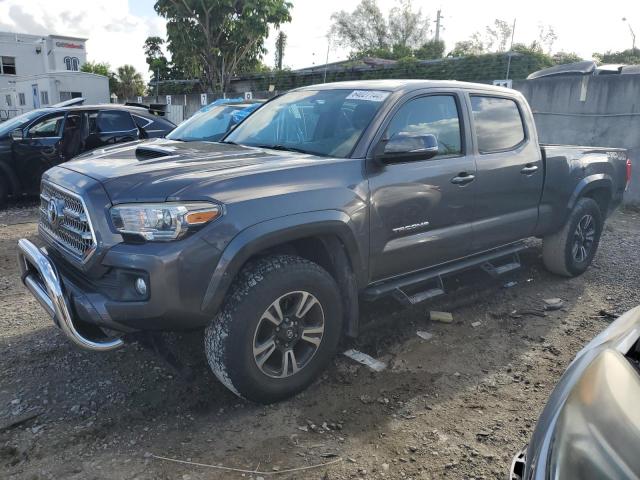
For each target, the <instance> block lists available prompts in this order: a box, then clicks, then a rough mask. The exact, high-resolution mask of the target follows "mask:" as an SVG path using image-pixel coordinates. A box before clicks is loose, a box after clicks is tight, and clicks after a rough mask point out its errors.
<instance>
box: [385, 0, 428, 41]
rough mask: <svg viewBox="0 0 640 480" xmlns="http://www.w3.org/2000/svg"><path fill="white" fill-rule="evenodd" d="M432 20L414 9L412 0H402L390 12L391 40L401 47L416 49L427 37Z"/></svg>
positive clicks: (419, 10)
mask: <svg viewBox="0 0 640 480" xmlns="http://www.w3.org/2000/svg"><path fill="white" fill-rule="evenodd" d="M429 23H430V20H429V18H428V17H424V16H423V15H422V10H421V9H418V10H414V9H413V4H412V3H411V0H400V1H399V5H398V6H396V7H394V8H392V9H391V12H389V21H388V25H389V41H390V43H391V45H393V46H394V47H395V46H398V47H400V48H410V49H415V48H417V47H418V46H420V45H421V44H423V43H424V42H425V41H426V39H427V33H428V31H429Z"/></svg>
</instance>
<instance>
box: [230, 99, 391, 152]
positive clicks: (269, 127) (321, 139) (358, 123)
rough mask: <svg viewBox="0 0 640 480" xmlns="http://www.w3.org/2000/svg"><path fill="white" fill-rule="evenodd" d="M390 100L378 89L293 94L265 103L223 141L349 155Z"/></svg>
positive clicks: (279, 148)
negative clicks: (379, 111)
mask: <svg viewBox="0 0 640 480" xmlns="http://www.w3.org/2000/svg"><path fill="white" fill-rule="evenodd" d="M388 96H389V92H384V91H378V90H316V91H314V90H304V91H298V92H290V93H287V94H285V95H283V96H281V97H278V98H276V99H274V100H272V101H271V102H269V103H267V104H265V105H264V106H263V107H262V108H260V109H259V110H258V111H256V112H255V113H254V114H253V115H251V116H250V117H249V118H247V120H245V121H244V122H243V123H241V124H240V125H239V126H238V127H237V128H236V129H235V130H234V131H233V132H231V133H230V134H229V135H227V137H226V138H225V141H227V142H232V143H237V144H240V145H247V146H252V147H262V148H276V149H278V150H294V151H301V152H305V153H310V154H314V155H324V156H332V157H347V156H349V155H350V154H351V151H352V150H353V147H354V146H355V144H356V142H357V141H358V139H359V138H360V136H361V135H362V132H363V131H364V130H365V129H366V128H367V127H368V126H369V124H370V123H371V121H372V120H373V117H374V116H375V115H376V113H377V112H378V110H379V109H380V106H381V105H382V103H383V102H384V100H385V99H386V98H387V97H388Z"/></svg>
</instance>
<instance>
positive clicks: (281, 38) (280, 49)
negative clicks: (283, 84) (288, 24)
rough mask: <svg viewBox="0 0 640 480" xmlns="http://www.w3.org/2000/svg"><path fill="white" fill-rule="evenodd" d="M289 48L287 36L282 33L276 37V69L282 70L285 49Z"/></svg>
mask: <svg viewBox="0 0 640 480" xmlns="http://www.w3.org/2000/svg"><path fill="white" fill-rule="evenodd" d="M286 46H287V34H286V33H284V32H282V31H280V32H278V36H277V37H276V55H275V57H276V69H277V70H282V61H283V59H284V49H285V47H286Z"/></svg>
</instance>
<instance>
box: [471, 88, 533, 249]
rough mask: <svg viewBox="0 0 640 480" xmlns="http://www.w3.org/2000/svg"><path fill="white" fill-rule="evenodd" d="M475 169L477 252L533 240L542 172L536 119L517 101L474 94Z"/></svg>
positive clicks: (474, 243) (475, 235)
mask: <svg viewBox="0 0 640 480" xmlns="http://www.w3.org/2000/svg"><path fill="white" fill-rule="evenodd" d="M468 99H469V107H470V110H471V113H472V115H471V120H472V127H473V132H474V136H473V138H474V150H475V156H476V165H477V169H478V170H477V178H476V182H475V183H476V185H475V188H476V193H477V195H476V198H475V201H474V204H473V217H474V221H473V252H480V251H483V250H487V249H491V248H494V247H498V246H501V245H504V244H507V243H510V242H513V241H516V240H519V239H522V238H526V237H528V236H530V235H531V234H532V233H533V232H534V229H535V227H536V223H537V221H538V205H539V202H540V195H541V193H542V184H543V180H544V171H543V168H544V167H543V164H542V153H541V151H540V148H539V146H538V140H537V137H536V133H535V129H533V128H528V126H529V125H533V119H532V118H531V113H530V111H529V110H528V109H526V108H523V106H522V105H521V104H520V103H519V101H518V99H517V98H514V97H509V96H508V95H504V96H501V95H500V94H493V93H490V94H489V93H483V92H478V93H470V94H469V97H468Z"/></svg>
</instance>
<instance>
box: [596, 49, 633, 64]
mask: <svg viewBox="0 0 640 480" xmlns="http://www.w3.org/2000/svg"><path fill="white" fill-rule="evenodd" d="M593 58H595V59H596V61H597V62H598V63H626V64H628V65H638V64H640V48H628V49H626V50H622V51H620V52H612V51H611V50H609V51H607V52H604V53H594V54H593Z"/></svg>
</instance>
